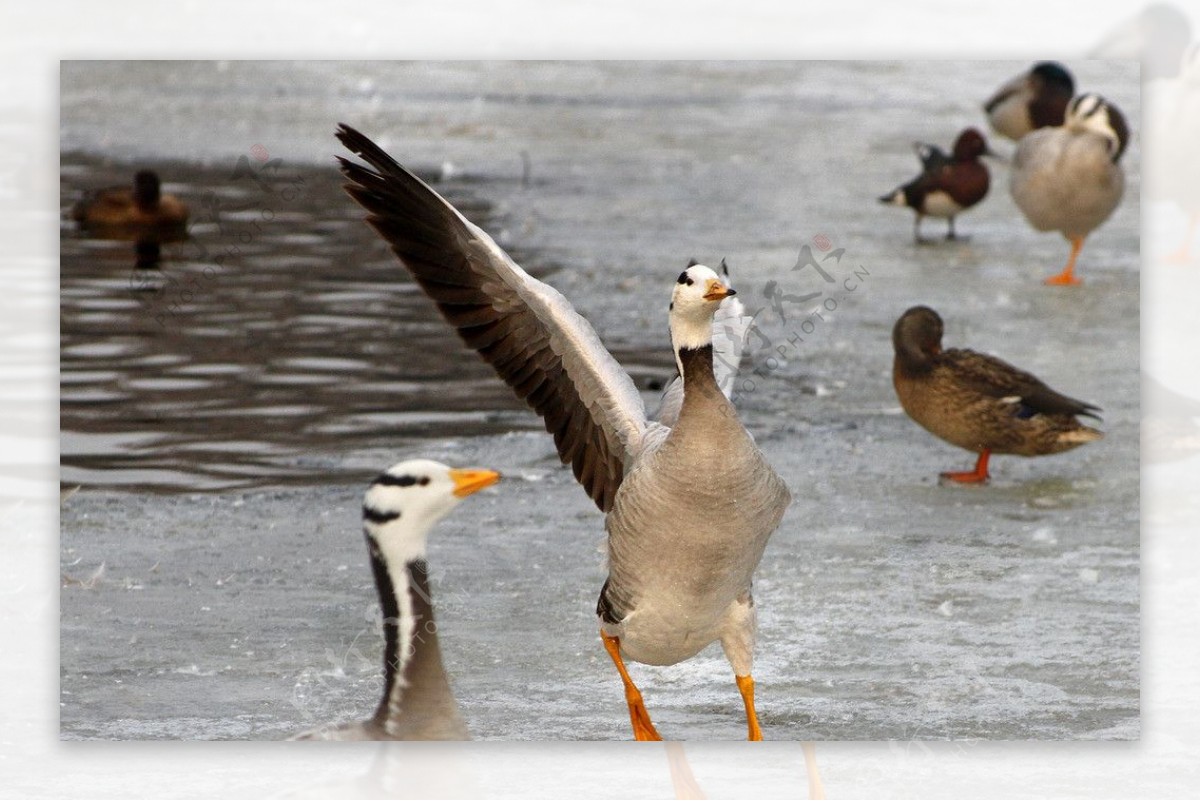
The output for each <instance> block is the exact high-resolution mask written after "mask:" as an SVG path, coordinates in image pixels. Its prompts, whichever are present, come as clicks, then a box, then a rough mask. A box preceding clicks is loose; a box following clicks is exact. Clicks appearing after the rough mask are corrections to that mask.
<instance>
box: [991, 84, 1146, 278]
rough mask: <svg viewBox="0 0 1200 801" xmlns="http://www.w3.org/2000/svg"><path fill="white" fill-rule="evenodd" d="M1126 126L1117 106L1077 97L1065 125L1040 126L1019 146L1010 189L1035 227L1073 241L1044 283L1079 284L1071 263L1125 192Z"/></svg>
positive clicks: (1097, 98) (1099, 99)
mask: <svg viewBox="0 0 1200 801" xmlns="http://www.w3.org/2000/svg"><path fill="white" fill-rule="evenodd" d="M1128 143H1129V127H1128V125H1126V123H1125V117H1124V115H1122V114H1121V112H1120V110H1118V109H1117V107H1116V106H1114V105H1112V104H1111V103H1109V102H1107V101H1106V100H1104V98H1102V97H1100V96H1099V95H1096V94H1086V95H1080V96H1079V97H1077V98H1075V99H1074V100H1072V101H1071V105H1070V106H1069V107H1068V108H1067V119H1066V122H1065V123H1064V124H1063V125H1062V126H1061V127H1058V128H1042V129H1040V130H1037V131H1034V132H1032V133H1030V134H1029V135H1027V136H1026V137H1025V138H1023V139H1022V140H1021V141H1020V143H1018V145H1017V152H1016V154H1015V155H1014V156H1013V163H1012V170H1011V172H1010V175H1009V190H1010V192H1011V193H1012V197H1013V200H1014V201H1016V204H1017V207H1018V208H1020V209H1021V213H1022V214H1024V215H1025V219H1026V220H1028V221H1029V224H1030V225H1032V226H1033V227H1034V228H1035V229H1037V230H1039V231H1059V232H1060V233H1062V235H1063V236H1064V237H1066V238H1067V239H1068V240H1069V241H1070V242H1071V255H1070V257H1069V259H1068V260H1067V266H1066V267H1065V268H1064V269H1063V271H1062V272H1061V273H1059V274H1058V275H1055V276H1053V277H1051V278H1047V279H1046V283H1047V284H1057V285H1071V284H1078V283H1079V279H1078V278H1076V277H1075V261H1076V259H1077V258H1078V257H1079V251H1080V250H1081V249H1082V248H1083V240H1084V239H1085V238H1086V237H1087V236H1088V234H1090V233H1091V232H1092V231H1094V230H1095V229H1096V228H1098V227H1099V226H1100V224H1101V223H1103V222H1104V221H1105V220H1107V219H1108V218H1109V216H1111V215H1112V213H1113V211H1114V210H1115V209H1116V208H1117V205H1118V204H1119V203H1120V202H1121V195H1122V194H1123V193H1124V191H1125V173H1124V171H1123V170H1122V168H1121V163H1120V162H1121V156H1122V155H1123V154H1124V153H1125V146H1126V145H1127V144H1128Z"/></svg>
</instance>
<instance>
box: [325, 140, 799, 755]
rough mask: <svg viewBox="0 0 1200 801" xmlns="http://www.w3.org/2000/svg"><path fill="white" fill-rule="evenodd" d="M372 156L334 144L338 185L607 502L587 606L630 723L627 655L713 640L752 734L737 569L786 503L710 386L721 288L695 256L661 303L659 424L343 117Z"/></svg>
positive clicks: (518, 273)
mask: <svg viewBox="0 0 1200 801" xmlns="http://www.w3.org/2000/svg"><path fill="white" fill-rule="evenodd" d="M337 135H338V138H339V139H340V140H341V141H342V143H343V144H344V145H345V146H346V147H347V148H349V149H350V150H351V151H352V152H354V153H355V154H357V155H358V156H360V157H361V158H362V159H364V160H365V161H366V162H367V163H368V164H369V165H370V166H369V167H366V166H362V165H360V164H357V163H354V162H351V161H348V160H347V159H340V162H341V165H342V171H343V173H344V174H345V175H346V177H347V178H348V179H349V181H350V183H349V184H348V185H347V187H346V188H347V191H348V192H349V193H350V195H351V197H353V198H354V199H355V200H356V201H358V203H360V204H361V205H362V206H363V207H364V208H365V209H366V210H367V212H368V215H367V222H368V223H369V224H370V225H371V226H372V227H373V228H374V229H375V230H376V231H377V232H378V233H379V235H380V236H382V237H383V238H384V239H385V240H386V241H387V242H388V243H389V244H390V245H391V247H392V250H393V251H394V252H395V254H396V255H397V256H398V257H399V258H400V261H401V262H402V263H403V264H404V265H405V267H407V268H408V270H409V272H411V273H412V275H413V277H414V278H415V279H416V281H417V283H418V284H420V286H421V287H422V288H423V289H424V290H425V292H426V293H427V294H428V295H429V296H430V297H431V298H432V299H433V300H434V301H435V302H436V303H437V306H438V309H439V310H440V311H441V313H442V315H443V316H444V317H445V318H446V320H447V322H449V323H450V325H452V326H453V327H454V328H455V329H456V330H457V331H458V334H459V336H461V337H462V339H463V340H464V341H465V342H466V343H467V345H468V346H470V347H471V348H473V349H474V350H476V351H477V352H478V353H479V354H480V355H481V356H482V357H483V358H484V359H485V360H486V361H487V362H489V363H490V364H491V365H492V367H493V368H494V369H495V370H496V372H497V373H498V374H499V375H500V377H501V378H502V379H503V380H504V381H505V382H506V383H508V385H509V386H510V387H512V389H513V391H514V392H515V393H516V394H517V395H518V396H519V397H520V398H523V399H524V400H525V401H526V402H528V403H529V405H530V406H532V407H533V408H534V409H535V410H536V411H537V412H538V414H540V415H541V416H542V417H543V418H544V420H545V423H546V429H547V430H548V431H549V432H551V433H552V434H553V435H554V442H555V445H556V446H557V448H558V453H559V456H560V457H561V458H562V460H563V462H570V463H571V465H572V467H573V469H574V473H575V477H576V478H577V479H578V480H579V482H580V484H582V485H583V488H584V490H585V491H586V492H587V493H588V495H589V496H590V497H591V498H592V500H593V501H594V502H595V503H596V505H597V506H598V507H599V508H600V510H601V511H602V512H604V513H606V518H605V528H606V530H607V532H608V563H609V575H608V579H607V581H605V583H604V586H603V588H602V589H601V592H600V598H599V602H598V604H597V613H598V616H599V618H600V635H601V639H602V641H603V643H604V647H605V649H606V650H607V651H608V653H609V655H610V656H611V658H612V661H613V663H614V665H615V666H616V669H617V671H618V673H619V674H620V677H621V680H622V682H623V684H624V688H625V698H626V702H627V705H628V707H629V716H630V721H631V723H632V725H633V733H634V736H635V738H636V739H639V740H654V739H661V738H659V736H658V732H657V731H656V729H655V728H654V725H653V724H652V723H651V720H650V716H649V714H648V713H647V711H646V707H645V704H644V703H643V701H642V696H641V693H640V692H639V691H638V689H637V687H636V686H635V685H634V683H633V681H632V679H631V678H630V676H629V673H628V671H627V670H626V666H625V660H626V659H630V660H633V661H637V662H642V663H645V664H652V665H672V664H676V663H678V662H682V661H684V660H686V659H690V658H691V657H692V656H694V655H696V654H697V653H699V652H700V651H701V650H702V649H703V648H704V647H705V646H707V645H709V644H710V643H713V642H720V643H721V645H722V647H723V648H724V651H725V655H726V657H727V658H728V659H729V662H730V663H731V665H732V667H733V672H734V676H735V678H736V684H737V687H738V689H739V691H740V693H741V696H742V700H743V704H744V706H745V710H746V717H747V728H748V732H749V737H750V739H755V740H757V739H762V731H761V729H760V727H759V724H758V717H757V714H756V712H755V707H754V680H753V678H752V675H751V668H752V662H753V654H752V652H753V645H754V631H755V611H754V601H753V599H752V597H751V586H750V585H751V579H752V577H753V574H754V570H755V568H756V567H757V566H758V562H759V560H760V558H761V557H762V553H763V549H764V548H765V547H766V544H767V540H768V538H769V537H770V536H771V534H772V532H774V530H775V529H776V527H777V526H778V525H779V522H780V520H781V518H782V517H783V513H784V511H785V510H786V508H787V506H788V503H789V501H790V497H791V496H790V494H789V492H788V489H787V487H786V485H785V484H784V482H783V481H782V479H780V478H779V476H778V475H776V473H775V471H774V470H773V469H771V466H770V465H769V464H768V463H767V461H766V459H765V458H763V455H762V453H760V452H759V450H758V448H757V447H756V446H755V444H754V441H753V440H752V439H751V437H750V435H749V433H748V432H747V431H746V429H745V428H744V427H743V426H742V424H741V423H740V422H739V421H738V418H737V414H736V412H735V411H734V408H733V405H732V404H731V402H730V400H729V398H728V397H727V396H726V395H725V393H724V392H723V391H722V389H721V386H720V383H719V376H718V372H717V370H716V369H715V368H714V364H713V318H714V315H715V313H716V311H717V309H718V308H719V307H720V305H721V302H722V301H723V300H724V299H725V298H726V297H728V296H730V295H732V294H734V292H733V290H732V289H731V288H729V287H728V286H726V285H725V283H724V282H723V281H722V280H721V278H720V276H719V275H718V274H717V273H716V272H715V271H713V270H711V269H710V268H708V267H705V266H703V265H699V264H695V265H692V266H690V267H688V268H687V269H685V270H684V271H683V272H682V273H680V274H679V277H678V279H677V281H676V283H675V285H674V288H673V290H672V293H671V301H670V305H669V307H668V309H667V316H668V321H669V327H670V333H671V342H672V346H673V349H674V352H675V361H676V365H677V367H678V368H679V375H680V377H681V383H682V387H683V397H682V401H681V402H680V404H679V407H678V414H677V419H676V420H675V422H674V425H671V426H667V425H665V424H663V423H662V422H660V421H656V420H650V419H648V418H647V415H646V411H645V407H644V406H643V404H642V399H641V396H640V395H639V394H638V391H637V388H636V387H635V386H634V384H633V381H632V380H631V379H630V378H629V376H628V375H627V374H626V373H625V371H624V370H622V369H621V366H620V365H619V364H618V363H617V362H616V360H615V359H613V357H612V356H611V354H609V352H608V351H607V350H606V349H605V348H604V346H603V345H602V344H601V342H600V338H599V337H598V336H597V335H596V332H595V331H594V330H593V329H592V326H591V325H590V324H589V323H588V322H587V320H585V319H584V318H583V317H581V316H580V315H579V314H578V313H577V312H576V311H575V310H574V309H573V308H572V307H571V305H570V303H568V302H567V300H566V299H565V298H564V297H563V296H562V295H561V294H559V293H558V292H557V291H556V290H554V289H553V288H551V287H550V286H548V285H546V284H544V283H542V282H541V281H538V280H536V279H534V278H533V277H531V276H530V275H529V274H528V273H526V272H525V271H524V270H523V269H521V267H519V266H518V265H517V264H516V263H515V262H514V261H513V260H512V259H511V258H509V256H508V254H506V253H505V252H504V251H503V250H501V249H500V247H499V246H498V245H496V243H495V242H494V241H493V240H492V238H491V237H490V236H488V235H487V234H486V233H484V232H483V231H482V230H481V229H479V228H477V227H476V226H475V225H473V224H471V223H470V222H469V221H468V220H467V219H466V218H465V217H463V216H462V215H461V214H460V213H459V212H458V211H457V210H456V209H454V207H452V206H451V205H450V204H449V203H447V202H446V201H445V200H444V199H442V198H441V197H440V196H439V195H438V194H437V193H436V192H434V191H433V190H432V189H430V188H429V186H427V185H426V184H425V183H424V182H422V181H421V180H420V179H419V178H417V177H416V176H415V175H413V174H412V173H411V172H409V171H408V170H406V169H405V168H404V167H402V166H401V165H400V164H398V163H397V162H396V161H394V160H393V159H392V158H391V157H390V156H388V155H387V154H386V153H385V152H383V151H382V150H381V149H380V148H379V147H378V146H376V145H375V144H374V143H373V142H371V141H370V140H369V139H368V138H366V137H365V136H363V135H362V134H360V133H358V132H357V131H355V130H353V129H352V128H349V127H347V126H345V125H343V126H341V127H340V129H339V131H338V134H337Z"/></svg>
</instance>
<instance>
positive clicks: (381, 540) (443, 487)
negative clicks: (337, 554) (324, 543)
mask: <svg viewBox="0 0 1200 801" xmlns="http://www.w3.org/2000/svg"><path fill="white" fill-rule="evenodd" d="M499 480H500V474H499V473H497V472H495V471H492V470H453V469H451V468H449V467H447V466H446V465H444V464H441V463H439V462H434V461H431V460H429V459H412V460H409V461H406V462H400V463H399V464H396V465H393V466H391V467H389V468H388V469H387V470H385V471H384V472H382V473H380V474H379V476H378V477H377V478H376V479H375V480H374V481H372V482H371V486H370V487H368V488H367V492H366V495H365V496H364V497H363V530H364V531H365V532H366V534H367V536H368V537H369V538H370V539H371V540H372V541H373V542H374V543H375V544H376V545H377V546H378V547H379V549H380V551H381V552H382V553H383V555H384V557H385V558H386V559H387V561H388V563H390V564H393V565H403V564H405V563H406V562H412V561H414V560H416V559H424V558H425V540H426V535H427V534H428V533H429V530H430V529H431V528H432V527H433V526H434V524H436V523H437V522H438V521H439V520H441V519H442V518H443V517H445V516H446V515H447V514H449V513H450V510H452V509H453V508H454V507H455V506H458V504H459V503H460V502H461V501H462V499H463V498H465V497H467V496H468V495H470V494H472V493H474V492H478V491H479V490H481V489H483V488H484V487H488V486H491V485H492V484H495V483H496V482H497V481H499Z"/></svg>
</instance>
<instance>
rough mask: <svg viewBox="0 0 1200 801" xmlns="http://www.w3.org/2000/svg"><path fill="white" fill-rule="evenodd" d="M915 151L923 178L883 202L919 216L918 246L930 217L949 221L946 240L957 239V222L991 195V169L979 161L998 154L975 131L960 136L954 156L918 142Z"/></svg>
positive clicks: (915, 230) (915, 233) (915, 224)
mask: <svg viewBox="0 0 1200 801" xmlns="http://www.w3.org/2000/svg"><path fill="white" fill-rule="evenodd" d="M915 147H916V151H917V157H918V158H920V159H921V174H920V175H918V176H917V177H916V178H914V179H913V180H911V181H909V182H908V183H906V184H904V185H903V186H901V187H898V188H897V189H895V190H893V191H892V192H889V193H888V194H886V195H884V196H882V197H881V198H879V202H881V203H886V204H890V205H894V206H907V207H908V208H910V209H912V210H913V211H914V212H916V214H917V217H916V220H915V221H914V222H913V239H914V240H915V241H916V242H918V243H920V242H923V241H925V240H923V239H922V238H921V220H922V219H923V218H925V217H927V216H928V217H941V218H944V219H946V220H947V221H948V222H949V230H948V232H947V233H946V239H956V238H957V235H956V234H955V231H954V218H955V217H956V216H958V215H959V214H961V213H962V212H964V211H966V210H967V209H969V208H971V207H972V206H974V205H975V204H977V203H979V201H981V200H983V199H984V197H986V196H987V193H988V185H989V182H990V178H989V176H988V169H987V167H986V166H985V165H984V164H983V162H981V161H980V160H979V159H980V157H982V156H989V155H995V154H994V153H992V151H991V150H989V149H988V146H987V140H986V139H984V138H983V134H981V133H980V132H979V131H977V130H976V129H974V128H967V129H966V130H965V131H963V132H962V133H960V134H959V135H958V139H956V140H955V142H954V150H953V152H952V153H951V155H950V156H947V155H946V154H945V152H943V151H942V150H941V148H939V147H937V146H935V145H927V144H923V143H921V142H918V143H917V144H916V145H915Z"/></svg>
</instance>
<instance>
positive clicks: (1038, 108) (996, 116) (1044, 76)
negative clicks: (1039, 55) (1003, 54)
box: [983, 61, 1075, 141]
mask: <svg viewBox="0 0 1200 801" xmlns="http://www.w3.org/2000/svg"><path fill="white" fill-rule="evenodd" d="M1074 94H1075V81H1074V80H1073V79H1072V78H1071V73H1069V72H1067V68H1066V67H1064V66H1063V65H1062V64H1059V63H1058V62H1056V61H1040V62H1038V63H1037V64H1034V65H1033V67H1032V68H1031V69H1030V70H1029V71H1028V72H1025V73H1022V74H1020V75H1018V76H1017V77H1015V78H1013V79H1012V80H1011V81H1009V82H1008V83H1006V84H1004V85H1003V86H1001V87H1000V88H999V89H997V90H996V93H995V94H994V95H992V96H991V98H990V99H989V100H988V101H987V102H986V103H984V105H983V110H984V111H985V112H986V113H987V118H988V123H989V124H990V125H991V126H992V130H993V131H995V132H996V133H998V134H1000V135H1001V136H1005V137H1008V138H1009V139H1012V140H1013V141H1020V140H1021V139H1022V138H1023V137H1024V136H1025V134H1027V133H1029V132H1030V131H1035V130H1037V129H1038V128H1047V127H1051V126H1057V125H1062V124H1063V119H1064V116H1065V114H1066V110H1067V105H1068V104H1069V103H1070V102H1071V97H1072V96H1073V95H1074Z"/></svg>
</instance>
